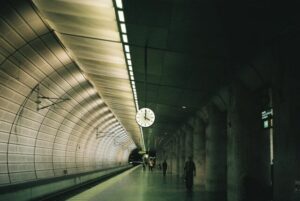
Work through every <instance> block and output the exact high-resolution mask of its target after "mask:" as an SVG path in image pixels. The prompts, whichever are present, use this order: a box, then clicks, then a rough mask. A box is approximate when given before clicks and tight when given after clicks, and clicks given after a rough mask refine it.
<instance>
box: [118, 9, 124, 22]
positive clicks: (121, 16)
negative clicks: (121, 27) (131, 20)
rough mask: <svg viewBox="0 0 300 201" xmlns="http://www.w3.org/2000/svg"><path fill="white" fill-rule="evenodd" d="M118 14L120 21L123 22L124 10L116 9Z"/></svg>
mask: <svg viewBox="0 0 300 201" xmlns="http://www.w3.org/2000/svg"><path fill="white" fill-rule="evenodd" d="M118 16H119V20H120V22H125V17H124V12H123V11H122V10H119V11H118Z"/></svg>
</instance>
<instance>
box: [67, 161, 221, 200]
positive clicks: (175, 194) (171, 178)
mask: <svg viewBox="0 0 300 201" xmlns="http://www.w3.org/2000/svg"><path fill="white" fill-rule="evenodd" d="M212 196H214V197H216V195H208V194H207V193H205V192H204V190H203V189H202V188H201V187H200V186H197V185H195V186H194V188H193V191H192V192H189V191H187V190H186V189H185V184H184V182H183V180H182V179H180V178H179V177H177V176H175V175H171V174H167V175H166V177H163V175H162V171H159V170H157V169H156V170H153V172H150V171H149V170H148V169H147V170H145V171H143V169H142V167H141V166H138V167H134V168H132V169H130V170H128V171H126V172H124V173H122V174H120V175H118V176H116V177H113V178H111V179H109V180H107V181H105V182H103V183H101V184H99V185H97V186H95V187H92V188H90V189H89V190H86V191H84V192H82V193H80V194H78V195H75V196H73V197H70V198H69V199H67V200H69V201H79V200H91V201H92V200H95V201H96V200H97V201H107V200H109V201H121V200H122V201H153V200H155V201H194V200H197V201H212V200H214V198H212ZM218 200H220V199H218ZM221 200H222V199H221ZM221 200H220V201H221Z"/></svg>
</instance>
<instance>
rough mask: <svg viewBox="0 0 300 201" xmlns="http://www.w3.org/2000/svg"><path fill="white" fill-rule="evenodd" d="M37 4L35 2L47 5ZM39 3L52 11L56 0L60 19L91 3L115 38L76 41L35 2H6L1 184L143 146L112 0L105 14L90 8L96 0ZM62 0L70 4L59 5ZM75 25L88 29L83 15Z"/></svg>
mask: <svg viewBox="0 0 300 201" xmlns="http://www.w3.org/2000/svg"><path fill="white" fill-rule="evenodd" d="M39 2H40V1H35V3H36V4H37V5H38V6H41V5H39ZM41 2H43V3H46V4H47V6H45V7H44V6H41V8H47V9H49V8H52V7H51V5H48V3H50V2H51V3H54V2H55V3H54V4H57V7H56V8H55V10H56V11H57V13H56V15H58V16H60V17H62V16H61V15H62V13H65V11H66V12H71V13H72V12H74V13H77V15H82V14H86V13H81V12H84V9H88V10H85V12H88V13H89V14H90V15H91V16H96V17H95V18H97V17H98V18H97V19H94V20H99V22H101V20H104V21H105V20H106V21H107V20H108V21H109V22H107V23H109V24H112V23H114V25H113V26H114V27H115V28H116V29H114V32H115V33H114V34H112V35H114V37H115V38H113V39H115V40H116V41H109V42H107V41H102V42H101V41H100V42H99V41H98V42H97V40H95V39H84V38H82V39H76V40H73V39H72V37H71V36H70V37H69V36H63V35H62V34H61V33H60V29H58V30H55V28H56V25H55V26H53V27H52V24H51V22H50V21H49V22H50V23H49V24H50V27H51V28H54V30H55V31H54V30H50V29H49V26H48V25H46V24H45V22H44V19H43V18H42V17H41V15H39V14H38V13H37V11H36V10H35V8H34V5H33V4H31V3H30V2H29V1H22V2H19V1H6V2H3V4H2V8H1V19H0V27H1V29H0V35H1V38H0V45H1V46H0V47H1V49H0V91H1V93H0V124H1V126H0V169H1V172H0V185H8V184H13V183H20V182H25V181H29V180H37V179H42V178H51V177H56V176H62V175H64V174H65V173H66V172H67V174H73V173H81V172H86V171H92V170H97V169H102V168H107V167H114V166H118V165H120V164H127V159H128V156H129V154H130V152H131V150H133V149H135V148H136V147H137V146H138V147H141V148H142V147H143V141H142V140H141V133H140V129H139V127H138V125H137V124H136V122H135V118H134V116H135V108H136V107H135V102H134V99H133V93H132V88H131V85H130V81H129V77H128V71H127V66H126V62H125V59H124V53H123V49H122V48H123V46H122V43H121V42H120V38H119V33H118V27H117V22H116V20H115V15H113V16H111V15H112V14H114V7H113V4H112V2H111V3H109V2H108V1H107V2H105V5H106V6H108V7H107V8H106V9H108V10H110V11H109V12H106V11H103V12H100V13H106V14H108V15H107V16H108V17H107V18H105V17H104V18H102V17H101V16H97V15H96V13H92V12H91V11H92V10H93V8H94V11H95V6H96V5H95V4H94V3H97V5H99V4H98V1H84V2H85V3H82V4H85V6H83V5H82V6H78V5H76V6H74V5H73V4H70V3H67V1H41ZM59 2H60V3H65V4H69V7H67V6H65V7H60V6H59V5H60V4H59ZM101 2H104V1H101ZM72 3H74V4H79V3H80V1H72ZM106 3H109V4H106ZM72 7H73V9H72ZM100 7H101V6H100ZM67 8H70V10H65V11H63V10H61V9H67ZM78 9H79V10H78ZM89 9H91V10H89ZM41 10H42V11H43V14H46V13H44V10H43V9H41ZM59 11H61V12H62V13H58V12H59ZM71 13H69V14H71ZM43 14H42V15H43ZM86 16H88V15H86ZM65 17H66V20H67V18H68V16H67V15H66V16H65ZM73 17H74V18H76V16H73ZM47 19H48V18H47ZM91 20H93V19H91ZM62 22H63V20H62ZM91 22H92V21H91ZM73 23H74V22H73ZM76 23H77V24H76ZM76 23H75V24H73V26H75V25H77V26H79V27H82V28H83V29H85V30H89V28H88V27H84V25H83V24H80V20H79V22H78V21H77V22H76ZM85 23H86V25H88V24H89V22H85ZM69 25H70V26H69V27H68V26H65V27H66V28H68V31H70V32H71V33H69V34H73V33H72V31H74V30H75V31H76V29H73V28H71V24H69ZM109 26H110V25H109ZM104 27H105V26H104ZM104 27H102V28H104ZM106 28H107V27H106ZM91 33H96V34H100V33H101V34H100V35H97V37H99V38H102V37H103V33H106V34H107V31H106V30H104V29H103V30H101V28H99V30H98V31H95V32H91ZM109 35H111V32H109ZM57 36H58V38H59V39H58V38H57ZM94 36H95V35H94ZM94 36H93V37H94ZM110 40H112V38H110ZM73 48H75V49H76V50H75V49H73ZM77 50H78V51H77ZM70 55H71V56H70ZM103 61H106V62H104V63H103ZM109 61H113V62H115V63H109ZM101 62H102V63H101ZM120 83H121V84H120ZM111 92H112V93H111ZM99 94H100V95H99ZM112 133H113V134H112ZM99 134H100V136H99Z"/></svg>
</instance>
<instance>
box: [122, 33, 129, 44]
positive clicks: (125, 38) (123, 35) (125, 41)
mask: <svg viewBox="0 0 300 201" xmlns="http://www.w3.org/2000/svg"><path fill="white" fill-rule="evenodd" d="M122 38H123V42H124V43H128V38H127V35H126V34H122Z"/></svg>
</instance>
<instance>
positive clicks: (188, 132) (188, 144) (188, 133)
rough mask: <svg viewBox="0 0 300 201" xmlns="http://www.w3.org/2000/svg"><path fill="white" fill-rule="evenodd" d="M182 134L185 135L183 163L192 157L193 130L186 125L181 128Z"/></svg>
mask: <svg viewBox="0 0 300 201" xmlns="http://www.w3.org/2000/svg"><path fill="white" fill-rule="evenodd" d="M183 132H184V133H185V161H186V160H187V159H188V157H189V156H192V157H193V145H194V144H193V129H192V127H191V126H190V125H189V124H187V125H185V126H184V127H183Z"/></svg>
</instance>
